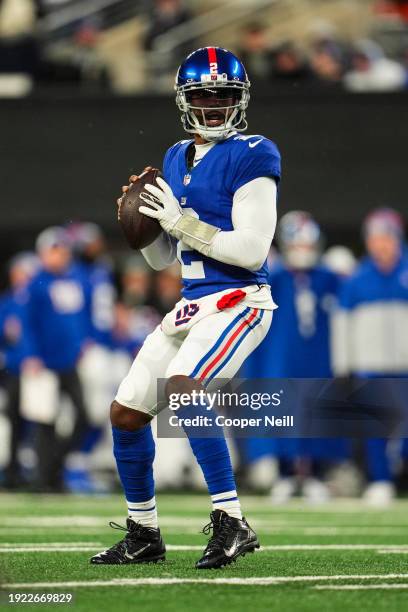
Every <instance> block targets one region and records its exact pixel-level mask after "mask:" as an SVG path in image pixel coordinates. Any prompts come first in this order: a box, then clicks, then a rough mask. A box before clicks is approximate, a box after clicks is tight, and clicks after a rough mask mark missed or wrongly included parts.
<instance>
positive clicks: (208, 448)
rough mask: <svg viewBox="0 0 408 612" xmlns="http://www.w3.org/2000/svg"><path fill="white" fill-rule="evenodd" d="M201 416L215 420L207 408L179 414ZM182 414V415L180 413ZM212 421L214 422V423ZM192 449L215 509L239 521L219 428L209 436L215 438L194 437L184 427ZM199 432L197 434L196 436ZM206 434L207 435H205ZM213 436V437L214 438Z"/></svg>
mask: <svg viewBox="0 0 408 612" xmlns="http://www.w3.org/2000/svg"><path fill="white" fill-rule="evenodd" d="M187 411H188V416H197V415H198V416H200V415H201V416H203V417H208V418H212V419H215V417H216V414H215V413H214V411H213V410H208V408H207V406H206V405H200V406H191V407H189V408H188V409H187V410H186V411H180V412H179V416H185V415H187ZM183 413H184V414H183ZM213 422H214V420H213ZM183 429H184V431H185V433H186V435H187V437H188V440H189V442H190V446H191V449H192V451H193V453H194V456H195V458H196V459H197V462H198V464H199V466H200V467H201V470H202V472H203V475H204V478H205V481H206V483H207V487H208V492H209V494H210V496H211V501H212V505H213V509H214V510H224V512H226V513H227V514H229V515H230V516H233V517H235V518H239V519H241V518H242V514H241V506H240V503H239V499H238V495H237V491H236V485H235V478H234V473H233V471H232V465H231V458H230V454H229V450H228V446H227V442H226V440H225V437H224V432H223V429H222V427H220V426H214V428H212V429H211V432H212V433H211V435H212V436H214V437H211V438H210V437H203V438H198V437H194V428H192V427H183ZM197 433H198V434H199V432H197V431H196V435H197ZM205 433H207V434H208V432H205ZM215 436H216V437H215Z"/></svg>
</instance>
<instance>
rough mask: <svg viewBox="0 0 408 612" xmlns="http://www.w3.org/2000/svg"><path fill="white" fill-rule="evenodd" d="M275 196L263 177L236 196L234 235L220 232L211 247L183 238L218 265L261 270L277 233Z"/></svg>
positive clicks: (271, 181)
mask: <svg viewBox="0 0 408 612" xmlns="http://www.w3.org/2000/svg"><path fill="white" fill-rule="evenodd" d="M276 195H277V188H276V183H275V181H274V179H272V178H268V177H265V176H263V177H259V178H256V179H254V180H253V181H250V182H249V183H246V184H245V185H243V186H242V187H240V188H239V189H237V191H236V192H235V193H234V198H233V202H232V225H233V227H234V229H233V230H232V231H229V232H224V231H220V232H217V233H216V234H215V236H214V238H213V239H212V240H211V243H210V244H199V243H197V240H191V238H190V237H189V236H183V242H184V243H186V244H187V245H188V246H191V247H192V248H194V249H196V250H198V251H199V252H200V253H202V254H203V255H206V256H207V257H211V258H212V259H216V260H217V261H222V262H223V263H227V264H231V265H233V266H238V267H240V268H246V269H247V270H251V271H256V270H259V268H260V267H261V266H262V264H263V263H264V261H265V259H266V258H267V256H268V252H269V249H270V246H271V242H272V239H273V236H274V233H275V227H276ZM190 242H191V244H190Z"/></svg>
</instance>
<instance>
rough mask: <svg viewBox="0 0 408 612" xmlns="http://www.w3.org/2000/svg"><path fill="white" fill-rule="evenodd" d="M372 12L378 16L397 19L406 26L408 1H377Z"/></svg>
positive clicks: (407, 21)
mask: <svg viewBox="0 0 408 612" xmlns="http://www.w3.org/2000/svg"><path fill="white" fill-rule="evenodd" d="M374 11H375V12H376V13H377V14H379V15H384V16H391V17H397V18H399V19H401V20H402V21H403V22H405V23H407V24H408V0H378V2H376V4H375V5H374Z"/></svg>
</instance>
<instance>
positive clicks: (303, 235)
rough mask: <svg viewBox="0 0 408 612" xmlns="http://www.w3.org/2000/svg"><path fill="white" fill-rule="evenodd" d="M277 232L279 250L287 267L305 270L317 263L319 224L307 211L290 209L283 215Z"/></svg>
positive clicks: (319, 243)
mask: <svg viewBox="0 0 408 612" xmlns="http://www.w3.org/2000/svg"><path fill="white" fill-rule="evenodd" d="M277 234H278V235H277V238H278V245H279V249H280V252H281V254H282V256H283V259H284V260H285V262H286V263H287V264H288V266H289V267H291V268H294V269H296V270H305V269H308V268H312V267H313V266H315V265H316V264H317V262H318V260H319V258H320V254H321V248H322V235H321V231H320V227H319V225H318V224H317V223H316V221H315V220H314V219H313V217H312V216H311V215H310V214H309V213H308V212H305V211H303V210H292V211H291V212H288V213H286V214H285V215H283V217H282V219H281V220H280V221H279V225H278V232H277Z"/></svg>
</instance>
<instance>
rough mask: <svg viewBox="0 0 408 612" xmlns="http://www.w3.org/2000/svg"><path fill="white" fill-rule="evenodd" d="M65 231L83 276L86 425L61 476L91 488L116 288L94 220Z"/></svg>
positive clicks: (102, 423)
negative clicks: (92, 459) (91, 457)
mask: <svg viewBox="0 0 408 612" xmlns="http://www.w3.org/2000/svg"><path fill="white" fill-rule="evenodd" d="M67 235H68V237H69V240H70V245H71V247H72V249H73V252H74V254H75V256H76V258H75V266H76V268H77V270H78V271H79V273H81V274H82V275H83V287H84V294H85V309H86V315H87V329H86V345H85V346H84V350H83V352H82V355H81V358H80V360H79V363H78V373H79V376H80V380H81V384H82V389H83V394H84V397H85V406H86V409H87V413H88V418H89V421H90V426H89V428H88V431H87V434H86V436H85V440H84V443H83V446H82V447H81V449H80V452H78V453H75V454H73V455H71V456H70V458H69V461H68V462H67V466H66V469H65V472H64V476H65V482H66V483H67V484H68V486H69V488H70V489H71V490H75V491H81V492H92V491H93V490H94V482H93V479H92V477H91V474H90V472H89V459H90V454H91V452H92V451H93V450H94V448H95V446H96V445H97V444H98V442H99V441H100V439H101V437H102V434H103V432H104V429H105V427H106V425H107V415H106V409H105V406H106V403H108V402H109V401H110V398H111V395H112V393H113V390H114V388H115V385H116V382H117V381H116V379H115V377H114V376H113V375H112V368H111V361H112V350H111V349H112V345H111V339H112V330H113V326H114V319H115V299H116V291H115V287H114V281H113V272H112V265H111V262H110V260H109V258H108V257H107V254H106V243H105V238H104V236H103V233H102V230H101V229H100V227H99V226H98V225H96V224H95V223H74V224H71V225H70V226H68V227H67Z"/></svg>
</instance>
